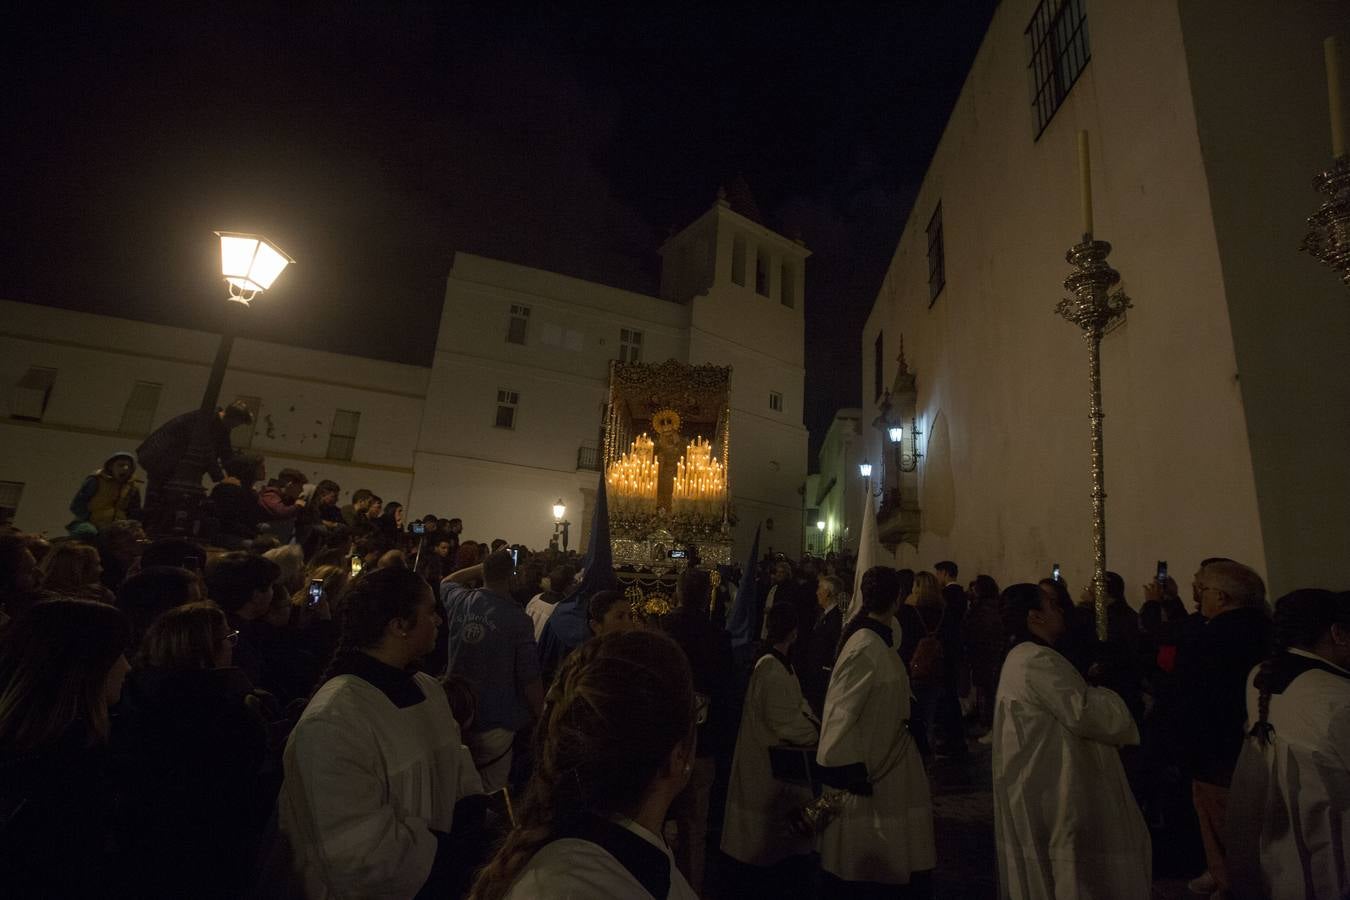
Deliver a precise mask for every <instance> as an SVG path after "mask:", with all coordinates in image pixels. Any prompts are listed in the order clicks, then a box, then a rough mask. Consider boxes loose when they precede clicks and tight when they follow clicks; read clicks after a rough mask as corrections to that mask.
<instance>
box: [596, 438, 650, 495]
mask: <svg viewBox="0 0 1350 900" xmlns="http://www.w3.org/2000/svg"><path fill="white" fill-rule="evenodd" d="M660 477H661V463H660V461H659V460H658V459H657V458H656V444H655V443H654V442H653V441H652V439H651V438H649V437H647V435H645V434H640V435H638V436H637V437H636V438H634V439H633V443H632V444H631V445H629V448H628V452H627V453H625V454H624V455H623V456H621V457H619V458H618V459H617V460H615V461H614V462H612V463H610V465H609V471H608V473H607V474H606V476H605V482H606V487H607V488H608V490H609V493H610V495H611V496H612V497H614V498H616V499H618V500H620V501H622V500H627V499H633V500H636V499H651V500H655V499H656V485H657V482H658V481H659V480H660Z"/></svg>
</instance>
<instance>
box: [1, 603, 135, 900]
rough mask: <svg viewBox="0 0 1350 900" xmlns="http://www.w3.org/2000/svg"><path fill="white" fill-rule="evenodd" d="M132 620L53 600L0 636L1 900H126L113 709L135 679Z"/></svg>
mask: <svg viewBox="0 0 1350 900" xmlns="http://www.w3.org/2000/svg"><path fill="white" fill-rule="evenodd" d="M128 637H129V634H128V630H127V623H126V617H125V616H123V615H122V613H121V612H120V611H119V610H117V609H116V608H114V607H112V606H109V605H108V604H106V603H97V602H94V601H90V600H68V599H65V598H60V599H55V600H47V601H44V602H41V603H38V604H37V605H35V606H33V607H32V608H31V609H29V610H27V611H26V612H24V613H22V614H21V615H19V616H18V617H17V618H16V619H15V620H14V621H13V622H11V623H10V624H9V625H7V626H6V627H5V629H4V631H3V632H0V893H3V895H4V896H6V897H100V896H116V895H118V892H119V886H120V884H121V881H120V878H119V874H118V872H119V870H118V867H117V866H118V864H117V852H116V848H115V846H114V844H113V839H114V835H115V834H116V828H115V817H114V811H115V809H116V781H115V779H114V778H113V777H112V772H111V766H110V761H109V755H108V751H107V741H108V733H109V730H110V726H109V714H108V707H109V706H110V705H112V704H115V703H117V700H118V698H119V697H120V695H121V693H122V680H123V678H124V677H125V676H126V673H127V669H128V668H129V667H128V665H127V660H126V657H125V656H123V654H122V651H123V648H124V647H126V645H127V640H128Z"/></svg>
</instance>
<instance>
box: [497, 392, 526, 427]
mask: <svg viewBox="0 0 1350 900" xmlns="http://www.w3.org/2000/svg"><path fill="white" fill-rule="evenodd" d="M519 405H520V394H518V393H516V392H515V391H507V390H498V391H497V421H496V422H494V423H493V424H494V425H495V426H496V427H497V428H515V427H516V407H518V406H519Z"/></svg>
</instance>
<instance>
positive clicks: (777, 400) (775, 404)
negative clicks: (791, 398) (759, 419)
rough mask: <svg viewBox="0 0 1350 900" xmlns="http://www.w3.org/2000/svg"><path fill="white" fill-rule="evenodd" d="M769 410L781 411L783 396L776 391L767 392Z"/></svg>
mask: <svg viewBox="0 0 1350 900" xmlns="http://www.w3.org/2000/svg"><path fill="white" fill-rule="evenodd" d="M769 409H771V410H773V411H774V412H782V411H783V395H782V394H780V393H779V392H778V391H769Z"/></svg>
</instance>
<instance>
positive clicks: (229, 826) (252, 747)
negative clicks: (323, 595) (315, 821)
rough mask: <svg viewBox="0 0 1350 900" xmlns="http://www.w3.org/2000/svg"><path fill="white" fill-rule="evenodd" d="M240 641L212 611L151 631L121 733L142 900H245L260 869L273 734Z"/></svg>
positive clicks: (128, 831) (124, 707)
mask: <svg viewBox="0 0 1350 900" xmlns="http://www.w3.org/2000/svg"><path fill="white" fill-rule="evenodd" d="M237 634H238V632H235V631H233V630H232V629H230V627H229V625H228V624H227V622H226V619H225V614H224V613H222V612H221V611H220V609H219V608H217V607H216V606H215V605H214V604H211V603H189V604H186V605H184V606H179V607H176V608H174V609H171V610H169V611H168V612H166V613H164V614H163V615H162V616H160V617H159V618H158V619H157V620H155V623H154V624H153V625H151V627H150V630H149V631H148V632H147V633H146V636H145V640H144V643H143V646H142V649H141V662H142V666H141V667H140V668H137V669H136V670H135V671H134V672H132V673H131V675H130V676H128V678H127V685H126V690H125V692H124V694H123V698H122V704H121V707H120V709H119V715H118V719H117V722H116V724H115V725H114V728H113V749H114V752H115V755H116V759H117V762H118V766H119V770H120V773H121V775H122V780H123V784H124V791H125V796H124V798H123V804H122V817H121V819H122V829H121V832H122V835H123V844H124V846H123V848H122V849H123V853H124V856H125V860H126V863H127V866H128V869H129V870H130V871H133V872H135V873H137V874H136V878H137V890H138V894H139V895H140V896H142V897H182V896H193V897H237V896H239V895H240V894H241V893H242V892H243V891H244V890H245V889H246V888H247V887H248V886H249V882H250V878H251V875H252V872H253V867H252V863H253V860H254V858H255V856H256V851H257V846H256V845H257V841H258V839H259V836H260V834H261V832H262V828H263V825H264V824H265V823H266V820H267V816H268V814H269V810H270V807H271V800H272V799H273V798H271V797H268V796H266V793H265V791H264V789H263V787H262V780H261V778H260V772H261V770H262V765H263V761H264V757H265V755H266V752H267V730H266V726H265V725H264V723H263V720H262V717H261V716H260V715H259V714H258V713H256V712H255V711H254V708H253V707H254V705H255V703H256V701H255V700H254V699H253V697H252V691H251V686H250V685H249V681H248V678H247V677H245V676H244V675H243V673H242V672H241V671H240V670H239V669H235V668H232V667H231V666H230V662H231V651H232V649H233V646H232V643H233V641H234V640H235V639H236V636H237Z"/></svg>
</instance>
